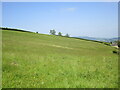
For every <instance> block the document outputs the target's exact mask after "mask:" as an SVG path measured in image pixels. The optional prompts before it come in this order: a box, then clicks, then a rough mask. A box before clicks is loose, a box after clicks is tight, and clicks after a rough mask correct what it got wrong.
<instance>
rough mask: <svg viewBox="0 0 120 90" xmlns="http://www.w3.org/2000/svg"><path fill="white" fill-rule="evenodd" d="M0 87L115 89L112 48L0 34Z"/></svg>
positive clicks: (115, 63)
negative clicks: (0, 66) (0, 76)
mask: <svg viewBox="0 0 120 90" xmlns="http://www.w3.org/2000/svg"><path fill="white" fill-rule="evenodd" d="M2 39H3V41H2V58H3V59H2V70H3V71H2V75H3V76H2V87H3V88H27V87H29V88H117V87H118V56H117V54H113V53H112V51H113V50H115V48H114V47H111V46H107V45H104V44H102V43H98V42H92V41H85V40H80V39H75V38H67V37H60V36H52V35H44V34H37V33H29V32H20V31H8V30H5V31H2Z"/></svg>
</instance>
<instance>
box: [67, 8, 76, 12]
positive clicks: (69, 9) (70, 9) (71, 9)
mask: <svg viewBox="0 0 120 90" xmlns="http://www.w3.org/2000/svg"><path fill="white" fill-rule="evenodd" d="M66 10H67V11H75V10H76V8H66Z"/></svg>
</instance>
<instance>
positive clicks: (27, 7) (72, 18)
mask: <svg viewBox="0 0 120 90" xmlns="http://www.w3.org/2000/svg"><path fill="white" fill-rule="evenodd" d="M2 26H3V27H10V28H20V29H25V30H30V31H34V32H35V31H38V32H39V33H44V34H49V30H50V29H55V30H56V31H57V32H62V33H63V34H66V33H68V34H70V36H91V37H106V38H111V37H117V36H118V3H117V2H3V3H2Z"/></svg>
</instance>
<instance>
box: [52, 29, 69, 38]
mask: <svg viewBox="0 0 120 90" xmlns="http://www.w3.org/2000/svg"><path fill="white" fill-rule="evenodd" d="M50 34H51V35H58V36H63V35H62V33H61V32H58V34H56V31H55V30H54V29H53V30H50ZM65 36H66V37H70V35H69V34H68V33H67V34H66V35H65Z"/></svg>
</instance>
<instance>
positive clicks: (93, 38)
mask: <svg viewBox="0 0 120 90" xmlns="http://www.w3.org/2000/svg"><path fill="white" fill-rule="evenodd" d="M77 38H83V39H88V40H95V41H102V42H113V41H117V40H120V37H118V38H117V37H115V38H96V37H88V36H78V37H77Z"/></svg>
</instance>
